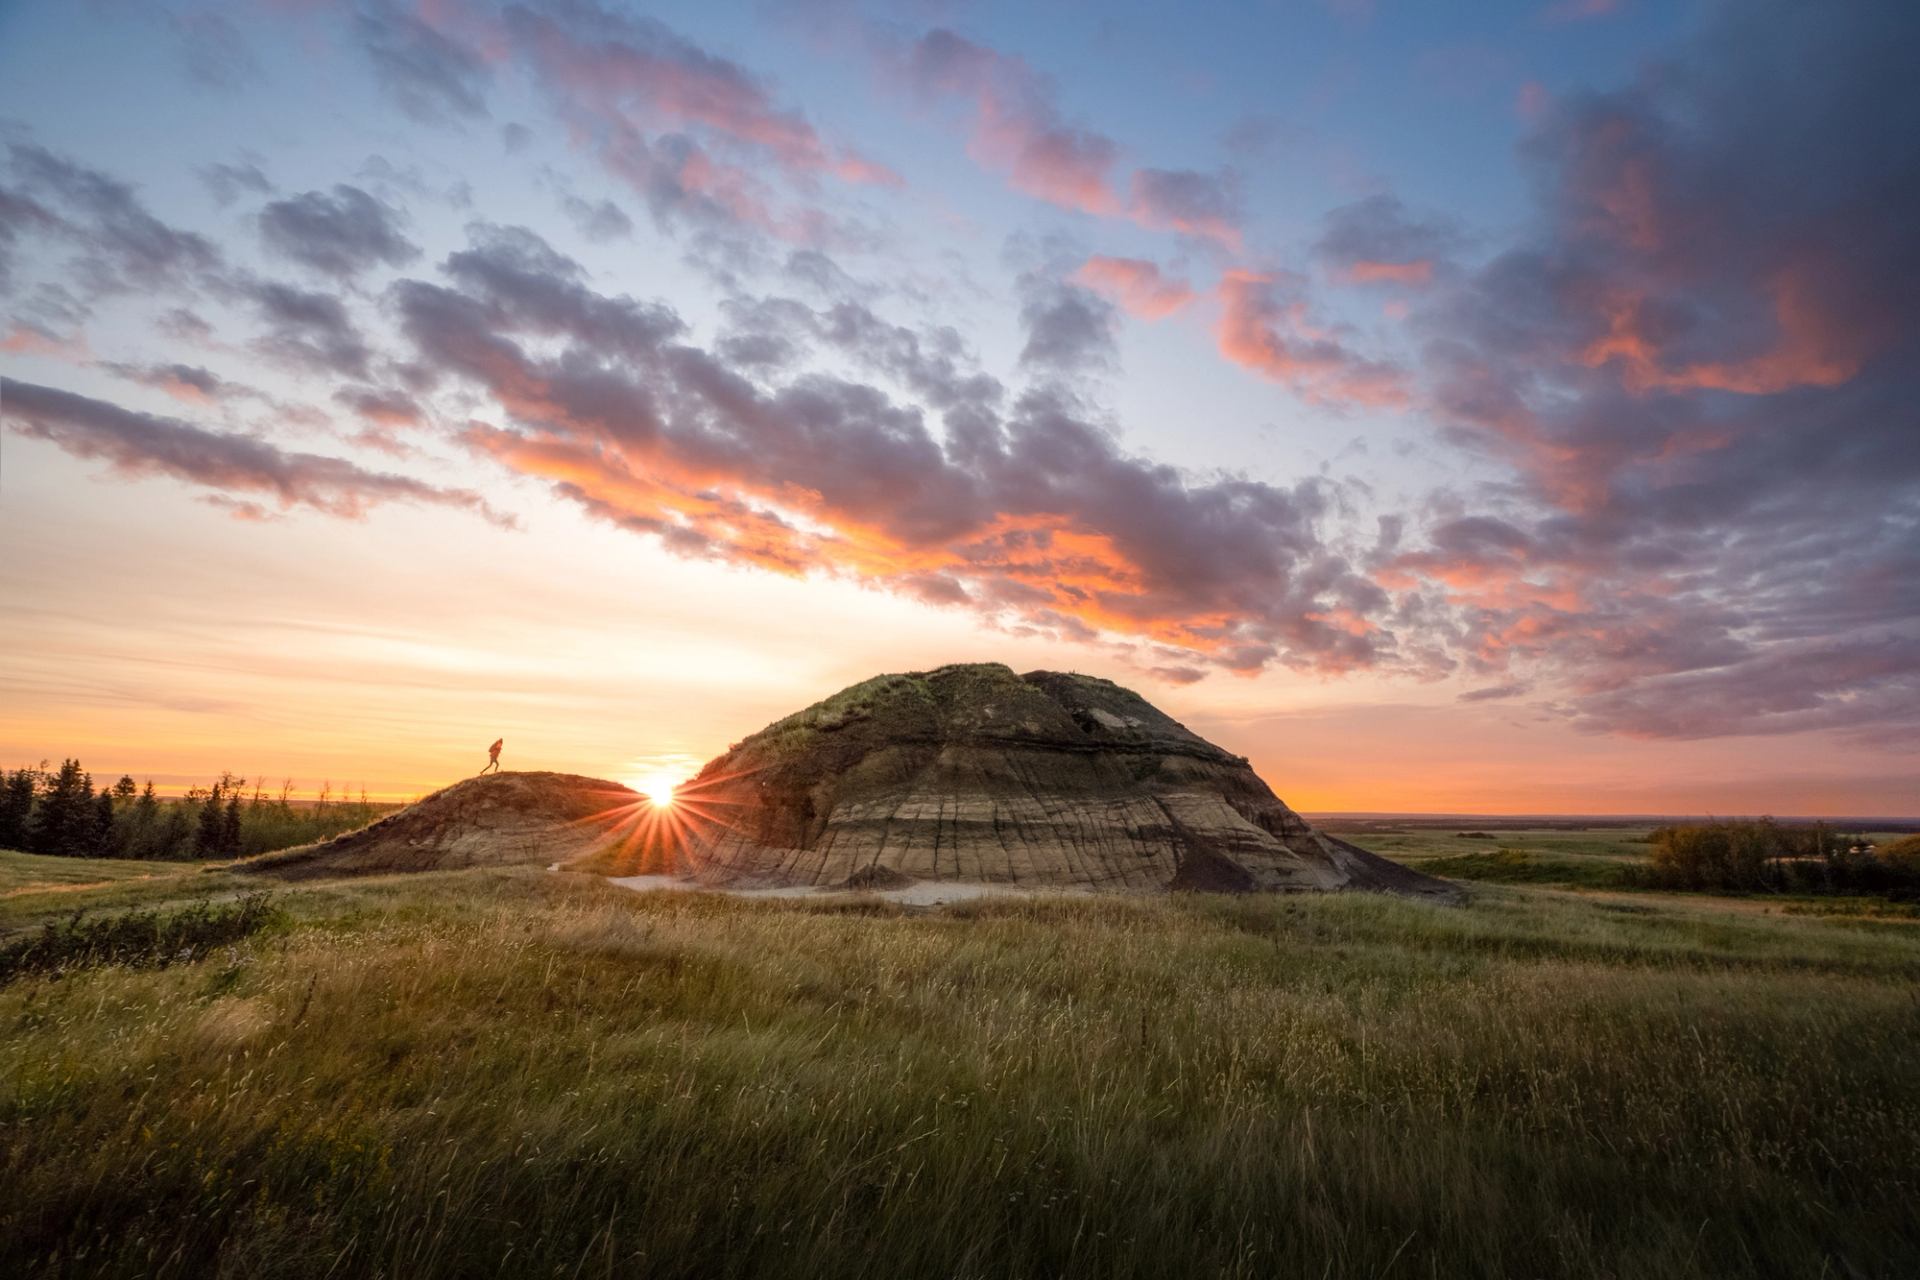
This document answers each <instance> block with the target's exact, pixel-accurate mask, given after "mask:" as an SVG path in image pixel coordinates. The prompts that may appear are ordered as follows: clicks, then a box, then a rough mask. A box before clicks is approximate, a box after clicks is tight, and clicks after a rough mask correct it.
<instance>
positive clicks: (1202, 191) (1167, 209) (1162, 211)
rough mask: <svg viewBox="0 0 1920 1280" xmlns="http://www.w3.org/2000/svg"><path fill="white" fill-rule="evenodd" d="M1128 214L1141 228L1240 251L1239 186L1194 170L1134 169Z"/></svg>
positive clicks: (1222, 176)
mask: <svg viewBox="0 0 1920 1280" xmlns="http://www.w3.org/2000/svg"><path fill="white" fill-rule="evenodd" d="M1131 188H1132V198H1131V200H1130V202H1129V212H1130V214H1131V215H1132V217H1133V218H1134V220H1135V221H1137V222H1139V223H1141V224H1142V225H1144V226H1149V227H1162V228H1168V229H1171V230H1174V231H1182V232H1185V233H1186V234H1188V235H1191V236H1201V237H1204V238H1206V239H1210V240H1216V241H1218V242H1219V243H1221V244H1222V245H1225V246H1226V247H1227V248H1229V249H1234V250H1238V249H1239V248H1240V222H1241V219H1242V217H1243V216H1244V215H1243V214H1242V213H1241V209H1240V184H1239V183H1238V182H1237V181H1236V180H1235V179H1234V178H1233V177H1232V176H1231V175H1226V174H1208V173H1200V172H1197V171H1195V170H1193V169H1136V170H1135V171H1134V174H1133V178H1132V182H1131Z"/></svg>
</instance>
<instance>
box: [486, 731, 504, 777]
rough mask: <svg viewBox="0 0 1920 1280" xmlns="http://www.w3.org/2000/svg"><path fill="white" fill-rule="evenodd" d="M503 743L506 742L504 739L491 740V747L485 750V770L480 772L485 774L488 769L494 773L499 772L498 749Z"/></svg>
mask: <svg viewBox="0 0 1920 1280" xmlns="http://www.w3.org/2000/svg"><path fill="white" fill-rule="evenodd" d="M504 742H506V739H505V738H495V739H494V740H493V745H492V746H490V747H488V748H487V768H486V769H482V770H481V771H480V772H482V773H485V772H487V770H488V769H491V770H493V771H494V772H495V773H498V772H499V771H500V747H501V744H502V743H504Z"/></svg>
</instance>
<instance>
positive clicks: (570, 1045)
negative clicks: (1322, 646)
mask: <svg viewBox="0 0 1920 1280" xmlns="http://www.w3.org/2000/svg"><path fill="white" fill-rule="evenodd" d="M1575 834H1576V835H1577V834H1584V833H1575ZM1616 834H1617V833H1616ZM1406 838H1407V839H1408V840H1409V841H1411V840H1414V839H1424V840H1429V841H1430V842H1433V843H1435V844H1437V846H1438V847H1437V848H1435V849H1432V850H1430V851H1429V853H1428V856H1427V857H1425V858H1423V857H1421V856H1417V851H1415V850H1412V849H1408V848H1400V849H1396V848H1394V847H1393V844H1392V838H1389V837H1379V838H1374V837H1368V838H1367V843H1369V844H1370V845H1371V847H1375V848H1377V849H1379V850H1380V851H1381V852H1383V853H1386V854H1388V855H1389V856H1394V857H1401V858H1405V859H1406V860H1408V861H1410V862H1414V863H1416V864H1419V863H1421V862H1426V863H1427V869H1429V870H1433V869H1438V868H1437V867H1435V865H1434V861H1440V862H1444V861H1445V860H1447V859H1450V858H1456V857H1494V856H1497V855H1498V852H1499V849H1500V848H1501V846H1502V845H1503V844H1504V845H1506V846H1507V847H1510V848H1518V847H1521V846H1523V845H1524V846H1526V847H1527V848H1532V849H1533V851H1534V853H1535V854H1536V856H1537V857H1539V858H1541V859H1545V860H1548V861H1551V862H1553V863H1555V864H1556V865H1558V864H1559V863H1560V862H1561V861H1563V860H1572V861H1573V865H1576V866H1580V867H1584V866H1585V865H1586V862H1585V860H1601V861H1604V860H1605V859H1607V858H1609V857H1613V856H1621V857H1631V856H1634V855H1633V853H1632V848H1631V846H1630V843H1629V842H1626V841H1623V842H1622V844H1623V845H1624V846H1625V847H1626V851H1625V852H1620V853H1617V854H1616V853H1609V852H1608V851H1607V850H1606V849H1604V848H1599V847H1594V848H1589V847H1586V846H1584V845H1580V844H1579V842H1578V841H1577V840H1574V839H1573V837H1572V836H1569V837H1568V839H1569V840H1570V841H1571V843H1570V844H1569V845H1568V846H1567V847H1564V848H1562V847H1553V848H1548V847H1546V846H1545V845H1540V846H1538V847H1536V846H1533V845H1532V844H1530V843H1529V842H1528V841H1527V840H1523V839H1521V838H1520V837H1517V836H1516V835H1515V834H1514V833H1498V834H1497V836H1496V839H1494V840H1491V841H1482V840H1464V839H1455V838H1453V837H1451V836H1444V837H1442V836H1435V835H1432V834H1427V835H1421V836H1417V837H1416V836H1409V837H1406ZM1596 843H1599V842H1596ZM1429 859H1431V861H1430V860H1429ZM72 861H73V860H68V859H42V858H29V857H27V856H26V855H0V877H4V879H0V884H4V885H5V886H6V887H5V889H4V890H3V891H0V892H3V893H4V896H0V909H3V910H4V912H5V915H4V916H0V930H8V929H10V930H14V931H15V932H14V935H13V936H14V937H16V938H17V937H19V936H22V935H21V934H20V933H19V932H18V931H19V930H20V928H21V927H22V926H23V925H26V924H28V923H30V922H31V921H33V920H36V919H47V918H53V917H56V916H61V915H70V914H71V912H72V911H73V910H74V909H75V908H76V907H78V906H81V905H83V904H84V905H88V906H90V907H91V906H92V905H93V904H96V903H97V904H99V908H100V909H103V910H105V909H113V910H119V909H122V908H125V907H134V906H137V907H142V908H154V907H161V908H164V906H165V904H167V903H170V902H172V903H179V904H185V903H188V902H190V901H192V900H194V899H195V898H196V897H206V898H211V899H213V900H214V901H216V902H218V901H221V900H223V899H231V898H233V897H234V896H236V895H237V894H238V893H239V891H240V890H241V889H243V888H251V887H255V885H254V882H252V881H242V879H241V878H240V877H235V876H231V875H229V874H226V873H221V872H218V871H202V870H199V869H195V868H179V867H168V868H166V869H165V870H166V871H168V872H172V873H173V874H171V875H169V876H165V877H161V878H150V879H145V880H140V879H135V880H126V879H117V878H115V877H113V876H111V875H109V874H108V873H106V872H99V873H98V875H97V876H96V883H95V887H92V888H76V887H75V886H74V883H73V882H72V881H69V882H67V883H44V884H41V883H39V882H37V881H36V880H35V876H36V874H39V872H40V871H43V870H44V871H46V873H47V874H48V875H66V874H68V873H69V872H75V873H77V872H78V871H80V870H81V868H69V867H65V866H55V867H51V868H49V867H47V866H46V864H49V863H56V864H64V863H69V862H72ZM143 870H145V871H152V870H153V868H151V867H148V868H143ZM88 874H93V872H92V871H89V872H88ZM1568 874H1573V872H1571V871H1570V872H1568ZM81 883H85V882H84V881H82V882H81ZM1567 883H1571V884H1574V885H1577V884H1578V883H1579V881H1577V880H1575V881H1571V882H1567ZM275 905H276V913H275V918H274V920H273V922H272V923H271V924H270V925H269V926H268V927H267V928H265V929H263V930H261V931H259V932H256V933H254V934H252V935H251V936H250V937H247V938H245V939H244V940H241V941H239V942H236V943H234V944H232V945H229V946H224V947H220V948H216V949H214V951H213V952H212V953H210V954H208V955H206V956H204V957H202V958H198V959H192V960H190V961H186V962H181V963H175V964H172V965H170V966H169V967H165V968H140V967H129V966H126V965H103V966H94V967H77V968H74V969H72V970H71V971H68V972H66V973H63V974H61V975H59V976H57V977H49V976H39V975H33V976H26V977H22V978H20V979H18V980H16V981H14V982H12V983H11V984H8V985H6V986H4V987H0V1028H4V1032H5V1033H4V1037H0V1185H4V1186H5V1187H6V1188H7V1194H6V1195H5V1196H4V1197H0V1259H5V1260H7V1262H8V1263H9V1264H10V1265H9V1267H8V1271H9V1273H10V1274H20V1275H38V1274H47V1275H74V1276H80V1275H125V1276H136V1275H137V1276H209V1275H213V1276H220V1275H226V1276H252V1275H263V1274H271V1275H294V1276H306V1275H311V1276H316V1277H318V1276H325V1275H342V1274H359V1275H367V1274H372V1275H386V1276H403V1277H414V1276H454V1275H473V1274H499V1275H541V1276H549V1275H551V1276H605V1275H660V1276H682V1275H685V1276H695V1275H697V1276H776V1277H777V1276H822V1275H825V1276H873V1277H897V1276H908V1275H940V1276H1054V1275H1063V1276H1122V1277H1125V1276H1164V1275H1171V1274H1192V1275H1245V1276H1268V1275H1311V1276H1367V1277H1379V1276H1405V1277H1419V1276H1487V1277H1495V1276H1500V1277H1507V1276H1581V1277H1682V1276H1700V1275H1708V1276H1716V1275H1718V1276H1754V1275H1759V1276H1781V1277H1802V1276H1806V1277H1814V1276H1821V1275H1830V1276H1874V1277H1878V1276H1886V1277H1894V1276H1907V1275H1912V1274H1916V1273H1920V1214H1916V1213H1915V1211H1914V1204H1915V1202H1916V1197H1920V1072H1917V1071H1915V1069H1914V1058H1913V1050H1914V1046H1915V1045H1916V1044H1920V925H1916V924H1915V923H1913V922H1910V921H1907V920H1903V919H1875V918H1870V917H1866V916H1859V915H1827V916H1808V915H1796V914H1791V913H1788V912H1785V911H1782V910H1779V909H1777V908H1776V907H1774V906H1772V905H1770V904H1768V903H1765V902H1757V901H1754V900H1723V899H1714V898H1709V897H1704V896H1700V895H1666V894H1634V895H1627V894H1617V893H1611V892H1592V891H1579V890H1577V889H1570V888H1568V887H1567V886H1566V884H1555V883H1548V882H1536V883H1495V882H1493V881H1491V880H1483V881H1481V882H1479V883H1478V884H1476V885H1475V887H1474V893H1473V898H1472V901H1471V902H1470V903H1469V904H1468V905H1467V906H1464V907H1457V908H1451V907H1441V906H1432V905H1426V904H1416V903H1407V902H1401V901H1397V900H1391V899H1385V898H1378V897H1371V896H1362V895H1337V896H1324V897H1292V898H1224V897H1211V896H1200V895H1194V896H1188V895H1182V896H1175V897H1167V898H1157V899H1146V898H1131V899H1120V898H1113V899H1092V898H1077V899H1070V898H1058V899H1032V900H1010V899H1001V900H984V901H976V902H972V903H967V904H962V905H957V906H951V907H946V908H941V909H935V910H927V911H918V912H913V911H907V910H904V909H901V908H897V907H892V906H887V905H884V904H881V903H878V902H874V901H868V900H860V899H841V900H838V901H832V902H807V901H803V900H756V901H746V900H740V899H733V898H726V897H720V896H713V895H705V894H680V893H654V894H636V893H632V892H629V891H626V890H623V889H619V888H615V887H612V886H609V885H607V884H605V883H604V882H602V881H599V880H597V879H595V878H592V877H588V876H582V875H572V874H547V873H543V872H539V871H533V870H527V871H521V870H473V871H464V872H452V873H440V874H430V875H420V876H413V877H398V876H396V877H384V878H377V879H366V880H359V881H333V882H328V881H319V882H309V883H306V884H302V885H300V886H298V887H289V888H285V889H281V890H279V891H278V892H277V893H276V896H275Z"/></svg>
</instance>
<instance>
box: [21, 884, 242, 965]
mask: <svg viewBox="0 0 1920 1280" xmlns="http://www.w3.org/2000/svg"><path fill="white" fill-rule="evenodd" d="M278 915H279V911H278V909H277V908H276V907H275V906H274V905H273V897H272V895H271V894H268V893H250V894H248V895H246V896H245V897H243V898H241V899H240V900H239V901H237V902H230V903H225V904H223V905H220V906H215V905H214V904H213V903H211V902H205V901H202V902H196V903H194V904H192V905H191V906H187V907H182V908H180V909H179V910H177V911H172V912H166V913H162V912H158V911H130V912H126V913H124V914H122V915H114V916H100V917H97V918H95V919H91V920H90V919H87V918H85V917H84V916H82V915H80V914H75V915H73V916H70V917H68V918H67V919H65V920H62V921H59V922H57V923H50V924H47V925H43V926H42V927H41V929H40V932H39V933H37V934H34V935H32V936H31V937H27V938H23V939H21V940H19V941H17V942H15V943H13V944H11V945H10V946H7V947H6V948H4V949H0V985H3V984H5V983H8V982H11V981H13V980H14V979H15V978H19V977H23V976H25V975H26V974H29V973H66V972H71V971H73V970H76V969H89V968H93V967H94V966H96V965H104V964H124V965H131V966H133V967H135V968H143V969H161V968H165V967H166V966H167V965H170V964H174V963H176V962H191V961H194V960H198V959H200V958H201V957H203V956H205V955H206V954H207V953H208V952H209V951H211V950H213V949H214V948H215V947H219V946H225V945H227V944H228V943H232V942H238V941H239V940H240V939H242V938H245V937H247V936H248V935H250V934H253V933H256V932H258V931H259V930H260V929H262V928H264V927H266V926H267V925H268V924H270V923H271V922H272V921H273V920H274V919H276V918H277V917H278Z"/></svg>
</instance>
